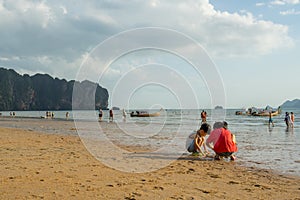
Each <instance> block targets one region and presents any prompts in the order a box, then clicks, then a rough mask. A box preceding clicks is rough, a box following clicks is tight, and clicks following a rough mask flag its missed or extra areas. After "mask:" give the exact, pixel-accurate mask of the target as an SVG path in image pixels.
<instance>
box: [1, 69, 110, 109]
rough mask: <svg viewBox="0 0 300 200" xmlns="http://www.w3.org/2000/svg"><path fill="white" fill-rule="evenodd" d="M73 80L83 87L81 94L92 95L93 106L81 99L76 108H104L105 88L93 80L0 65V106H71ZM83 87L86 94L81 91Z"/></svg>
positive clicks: (55, 107) (68, 107) (106, 97)
mask: <svg viewBox="0 0 300 200" xmlns="http://www.w3.org/2000/svg"><path fill="white" fill-rule="evenodd" d="M75 84H76V87H77V88H81V90H82V91H83V92H82V93H81V95H82V97H84V98H87V97H88V98H89V97H93V98H94V99H95V101H93V103H94V104H95V105H94V106H93V107H94V108H91V106H90V105H86V103H85V102H84V101H81V102H80V105H78V104H75V108H76V109H99V108H102V109H106V108H107V106H108V92H107V90H106V89H105V88H102V87H101V86H99V85H98V84H96V83H92V82H90V81H83V82H81V83H80V82H77V81H74V80H72V81H66V80H65V79H58V78H55V79H54V78H52V77H51V76H49V75H48V74H36V75H34V76H29V75H27V74H25V75H23V76H22V75H20V74H18V73H16V72H15V71H14V70H12V69H9V70H8V69H4V68H0V110H3V111H9V110H71V109H72V94H73V86H74V85H75ZM87 91H89V94H85V93H87ZM91 91H94V93H92V94H91Z"/></svg>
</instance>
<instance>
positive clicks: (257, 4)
mask: <svg viewBox="0 0 300 200" xmlns="http://www.w3.org/2000/svg"><path fill="white" fill-rule="evenodd" d="M264 5H266V4H265V3H263V2H259V3H256V4H255V6H257V7H259V6H264Z"/></svg>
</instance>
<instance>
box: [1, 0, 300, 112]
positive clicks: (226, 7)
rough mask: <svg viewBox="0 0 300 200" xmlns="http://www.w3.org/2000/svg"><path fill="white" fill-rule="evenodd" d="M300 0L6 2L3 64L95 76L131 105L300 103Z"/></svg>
mask: <svg viewBox="0 0 300 200" xmlns="http://www.w3.org/2000/svg"><path fill="white" fill-rule="evenodd" d="M299 16H300V0H268V1H262V0H261V1H257V0H243V1H239V0H227V1H220V0H211V1H209V0H186V1H179V0H172V1H163V0H149V1H138V0H129V1H122V0H99V1H98V0H94V1H92V0H90V1H83V0H76V1H75V0H68V1H64V0H60V1H56V0H52V1H46V0H43V1H42V0H41V1H38V0H32V1H30V0H28V1H25V0H14V1H9V0H0V30H1V31H0V66H1V67H4V68H8V69H14V70H15V71H17V72H18V73H20V74H30V75H34V74H36V73H42V74H44V73H47V74H50V75H51V76H53V77H58V78H61V79H62V78H64V79H67V80H74V79H75V80H79V81H82V80H84V79H88V80H91V81H94V82H97V83H99V84H100V85H101V86H103V87H105V88H107V89H108V90H109V94H110V100H109V106H118V107H125V108H133V107H135V108H158V107H164V108H213V107H214V106H216V105H222V106H224V107H226V108H243V107H245V108H247V107H251V106H256V107H265V106H266V105H270V106H273V107H277V106H279V105H281V104H282V103H283V102H284V101H286V100H293V99H295V98H300V94H299V90H298V85H300V79H299V78H298V77H299V74H300V66H299V59H298V56H299V54H300V40H299V39H300V38H299V37H300V24H299Z"/></svg>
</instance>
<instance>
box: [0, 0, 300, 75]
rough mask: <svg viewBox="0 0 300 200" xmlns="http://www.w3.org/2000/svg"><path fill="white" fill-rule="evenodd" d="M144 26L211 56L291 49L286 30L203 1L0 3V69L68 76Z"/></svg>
mask: <svg viewBox="0 0 300 200" xmlns="http://www.w3.org/2000/svg"><path fill="white" fill-rule="evenodd" d="M276 2H277V3H278V4H279V3H282V2H283V3H290V4H297V3H299V0H293V1H291V0H290V1H288V0H280V1H279V0H277V1H276ZM259 5H260V4H257V6H259ZM166 13H167V14H166ZM145 26H156V27H164V28H169V29H174V30H176V31H180V32H183V33H185V34H187V35H189V36H191V37H193V38H194V39H195V40H196V41H197V42H199V43H200V44H202V45H203V46H204V47H205V48H206V49H207V50H208V52H209V53H210V54H211V55H215V56H222V57H228V56H249V55H251V56H255V55H264V54H268V53H270V52H272V51H274V50H276V49H280V48H284V47H290V46H292V45H293V40H292V38H290V37H289V34H288V27H287V26H285V25H282V24H276V23H274V22H271V21H264V20H258V19H257V18H255V17H254V16H253V15H252V14H251V13H247V12H243V13H229V12H226V11H224V12H223V11H219V10H216V9H215V8H214V6H213V5H212V4H210V3H209V1H208V0H188V1H180V0H174V1H163V0H160V1H159V0H151V1H138V0H131V1H126V2H125V1H117V0H112V1H108V0H102V1H96V0H94V1H88V2H86V1H82V0H78V1H76V2H70V1H25V0H16V1H7V0H0V29H1V30H5V31H1V32H0V52H1V53H0V57H2V58H7V59H11V60H3V59H2V60H0V65H2V66H3V65H9V66H13V65H16V67H17V68H20V70H21V69H23V71H26V69H27V70H28V71H29V72H31V71H32V72H34V71H35V70H39V71H45V72H49V73H50V72H51V73H58V72H57V71H59V72H61V73H67V72H68V71H70V70H68V69H72V70H74V69H76V68H78V67H79V66H80V62H79V60H80V59H83V55H86V53H87V52H89V51H90V50H91V49H93V48H94V47H95V46H96V45H97V44H99V43H100V42H102V41H103V40H105V39H107V38H108V37H110V36H112V35H114V34H117V33H119V32H121V31H124V30H128V29H132V28H139V27H145ZM137 42H138V41H137ZM161 42H167V41H161ZM13 57H19V58H20V60H19V61H18V62H17V61H16V60H13V59H12V58H13ZM74 65H75V66H74ZM45 66H47V67H45ZM50 66H52V67H50ZM63 69H64V70H63ZM75 71H76V70H75ZM62 76H65V75H62Z"/></svg>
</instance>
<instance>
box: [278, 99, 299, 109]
mask: <svg viewBox="0 0 300 200" xmlns="http://www.w3.org/2000/svg"><path fill="white" fill-rule="evenodd" d="M281 107H282V108H300V99H294V100H292V101H290V100H287V101H286V102H284V103H283V104H282V105H281Z"/></svg>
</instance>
